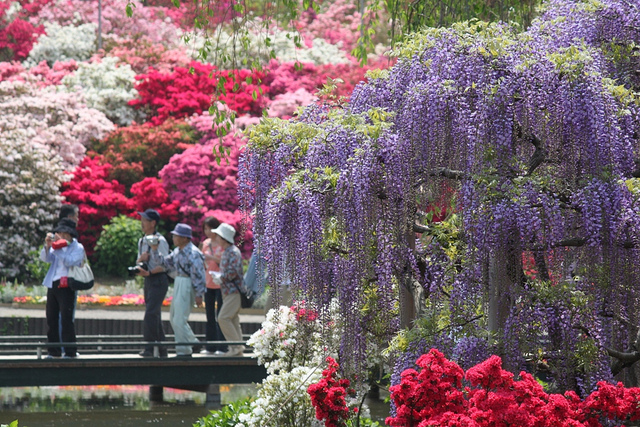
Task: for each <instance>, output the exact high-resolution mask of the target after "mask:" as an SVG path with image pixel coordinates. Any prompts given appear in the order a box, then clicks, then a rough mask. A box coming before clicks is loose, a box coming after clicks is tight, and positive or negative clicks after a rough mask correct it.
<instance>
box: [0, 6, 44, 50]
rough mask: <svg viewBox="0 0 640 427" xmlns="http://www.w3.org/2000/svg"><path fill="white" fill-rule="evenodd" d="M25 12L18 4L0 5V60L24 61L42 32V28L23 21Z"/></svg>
mask: <svg viewBox="0 0 640 427" xmlns="http://www.w3.org/2000/svg"><path fill="white" fill-rule="evenodd" d="M35 3H37V2H35ZM25 12H26V10H23V9H22V6H21V5H20V2H17V1H16V2H7V1H4V2H2V3H0V60H14V61H20V60H23V59H25V58H26V57H27V56H28V55H29V52H30V51H31V48H32V47H33V44H34V42H35V41H36V39H37V38H38V36H39V35H40V34H42V33H43V32H44V29H43V27H42V26H34V25H32V24H31V23H30V22H28V21H26V20H24V19H23V18H24V14H25Z"/></svg>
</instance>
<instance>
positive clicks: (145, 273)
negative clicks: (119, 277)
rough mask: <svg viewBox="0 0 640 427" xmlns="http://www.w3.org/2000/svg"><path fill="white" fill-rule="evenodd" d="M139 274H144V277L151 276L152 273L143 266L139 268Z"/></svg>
mask: <svg viewBox="0 0 640 427" xmlns="http://www.w3.org/2000/svg"><path fill="white" fill-rule="evenodd" d="M138 276H142V277H148V276H151V273H149V271H147V270H145V269H144V268H142V267H139V268H138Z"/></svg>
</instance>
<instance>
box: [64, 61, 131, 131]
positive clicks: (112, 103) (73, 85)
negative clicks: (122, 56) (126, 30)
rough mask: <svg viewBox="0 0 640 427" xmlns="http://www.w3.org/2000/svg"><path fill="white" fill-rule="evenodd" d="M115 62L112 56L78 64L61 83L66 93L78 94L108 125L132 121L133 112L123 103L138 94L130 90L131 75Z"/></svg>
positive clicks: (128, 68)
mask: <svg viewBox="0 0 640 427" xmlns="http://www.w3.org/2000/svg"><path fill="white" fill-rule="evenodd" d="M118 62H119V59H118V58H116V57H106V58H103V59H102V60H100V61H94V62H81V63H80V64H79V65H78V69H77V71H76V72H75V73H73V74H70V75H68V76H66V77H64V78H63V79H62V84H63V85H64V86H65V87H66V88H67V91H69V92H78V93H81V94H82V96H83V97H84V99H85V101H86V103H87V106H88V107H90V108H95V109H96V110H98V111H101V112H102V113H104V115H106V116H107V117H108V118H109V120H111V121H112V122H114V123H117V124H119V125H129V124H131V122H132V121H133V120H134V119H135V118H136V114H135V110H134V109H133V108H131V107H130V106H129V105H128V104H127V103H128V102H129V101H131V100H132V99H134V98H135V97H136V96H137V95H138V92H137V91H136V90H135V89H134V88H133V83H134V77H135V72H134V71H133V70H132V69H131V67H130V66H129V65H128V64H120V65H118Z"/></svg>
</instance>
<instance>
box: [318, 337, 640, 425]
mask: <svg viewBox="0 0 640 427" xmlns="http://www.w3.org/2000/svg"><path fill="white" fill-rule="evenodd" d="M416 364H417V365H418V366H419V367H420V368H421V370H420V372H418V371H416V370H415V369H407V370H405V371H404V372H403V373H402V376H401V378H402V379H401V382H400V384H398V385H395V386H393V387H391V389H390V390H391V398H392V399H393V401H394V403H395V404H396V408H397V412H396V416H395V417H389V418H387V419H386V423H387V424H388V425H390V426H406V427H427V426H442V427H444V426H447V427H453V426H460V427H484V426H492V427H502V426H505V427H506V426H520V427H529V426H530V427H551V426H569V427H599V426H602V425H603V422H605V420H613V421H616V422H623V421H625V420H631V421H634V420H638V419H640V407H639V405H638V403H639V402H640V389H639V388H625V387H624V386H623V385H622V383H618V385H613V384H610V383H607V382H604V381H602V382H599V383H598V389H597V390H595V391H594V392H593V393H591V394H590V395H589V396H587V397H586V398H585V399H584V400H581V399H580V397H578V395H577V394H576V393H575V392H573V391H569V392H566V393H565V394H564V395H560V394H547V393H545V391H544V389H543V388H542V386H541V385H540V384H538V382H537V381H536V380H535V378H534V377H533V376H532V375H530V374H528V373H526V372H521V373H520V380H519V381H516V380H514V379H513V374H512V373H510V372H507V371H505V370H504V369H502V360H501V359H500V358H499V357H498V356H492V357H490V358H489V359H487V360H486V361H484V362H483V363H481V364H479V365H476V366H474V367H473V368H470V369H469V370H468V371H467V373H466V380H467V381H469V383H470V384H471V387H462V380H463V378H465V375H464V371H463V370H462V369H461V368H460V367H459V366H458V365H457V364H456V363H454V362H451V361H449V360H447V359H446V358H445V357H444V355H443V354H442V353H440V352H439V351H438V350H436V349H431V351H430V352H429V353H428V354H425V355H423V356H421V357H420V358H419V359H418V361H417V362H416ZM310 388H311V387H310ZM314 404H315V403H314ZM328 425H329V424H327V426H328ZM607 425H609V424H607Z"/></svg>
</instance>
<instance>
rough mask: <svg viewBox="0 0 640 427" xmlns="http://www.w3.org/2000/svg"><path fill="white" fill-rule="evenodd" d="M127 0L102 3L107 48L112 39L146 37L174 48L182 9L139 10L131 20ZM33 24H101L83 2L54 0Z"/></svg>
mask: <svg viewBox="0 0 640 427" xmlns="http://www.w3.org/2000/svg"><path fill="white" fill-rule="evenodd" d="M126 5H127V1H126V0H103V1H102V33H103V39H105V46H107V45H108V44H109V40H110V39H111V40H112V42H111V43H112V45H116V44H117V42H118V41H119V40H121V39H122V38H125V39H134V40H135V39H137V38H139V37H143V36H144V37H147V38H148V39H149V40H151V41H152V42H153V43H157V44H163V45H166V46H175V45H176V44H177V43H178V41H179V35H178V34H179V33H178V29H179V27H178V25H177V24H176V23H175V20H176V19H178V20H179V19H181V16H182V10H183V9H182V8H179V9H176V8H166V7H137V8H136V9H135V13H134V14H133V16H132V17H131V18H127V17H126V15H125V8H126ZM29 21H30V22H31V23H32V24H34V25H40V24H43V23H45V22H49V23H51V22H54V23H57V24H59V25H63V26H64V25H79V24H89V23H91V24H95V25H96V26H97V24H98V8H97V7H96V6H95V4H94V3H91V2H86V1H82V0H53V1H51V2H50V3H48V4H47V5H45V6H44V7H43V8H42V9H41V10H40V12H39V13H38V14H37V15H34V16H32V17H31V18H30V20H29Z"/></svg>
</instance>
